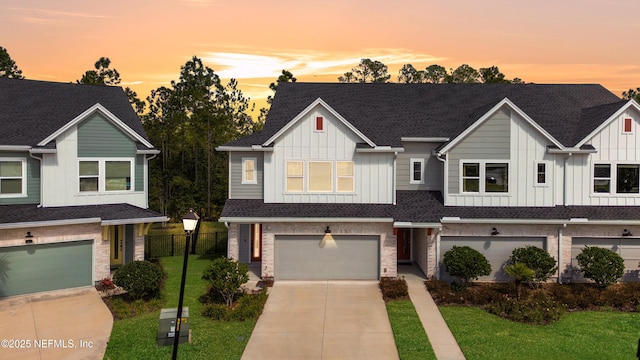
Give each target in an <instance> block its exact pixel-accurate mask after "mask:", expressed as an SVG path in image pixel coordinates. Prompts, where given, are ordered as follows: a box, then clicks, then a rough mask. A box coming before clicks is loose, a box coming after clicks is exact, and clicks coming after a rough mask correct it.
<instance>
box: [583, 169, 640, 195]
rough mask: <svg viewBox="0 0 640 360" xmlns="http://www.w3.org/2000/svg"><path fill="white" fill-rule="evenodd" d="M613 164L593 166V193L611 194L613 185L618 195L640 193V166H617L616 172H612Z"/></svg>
mask: <svg viewBox="0 0 640 360" xmlns="http://www.w3.org/2000/svg"><path fill="white" fill-rule="evenodd" d="M612 166H613V165H612V164H594V165H593V192H594V193H599V194H603V193H604V194H610V193H612V191H613V190H614V189H612V184H615V193H616V194H638V193H640V186H639V183H640V176H639V175H640V164H616V165H615V171H613V172H612V171H611V168H612Z"/></svg>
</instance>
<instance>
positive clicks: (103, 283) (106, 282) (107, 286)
mask: <svg viewBox="0 0 640 360" xmlns="http://www.w3.org/2000/svg"><path fill="white" fill-rule="evenodd" d="M115 288H116V284H114V283H113V280H111V278H109V277H106V278H104V279H100V280H99V281H98V285H96V290H98V291H109V290H113V289H115Z"/></svg>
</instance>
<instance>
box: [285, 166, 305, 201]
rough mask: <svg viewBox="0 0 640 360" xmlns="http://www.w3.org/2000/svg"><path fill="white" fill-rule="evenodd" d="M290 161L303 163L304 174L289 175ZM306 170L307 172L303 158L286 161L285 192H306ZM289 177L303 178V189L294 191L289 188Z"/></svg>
mask: <svg viewBox="0 0 640 360" xmlns="http://www.w3.org/2000/svg"><path fill="white" fill-rule="evenodd" d="M289 163H302V175H300V176H298V175H295V176H289V172H288V167H289V165H288V164H289ZM305 172H306V165H305V161H303V160H287V161H285V162H284V192H285V193H287V194H301V193H304V191H305V178H306V176H305ZM289 178H296V179H302V191H293V190H289V189H288V188H287V183H288V181H287V180H288V179H289Z"/></svg>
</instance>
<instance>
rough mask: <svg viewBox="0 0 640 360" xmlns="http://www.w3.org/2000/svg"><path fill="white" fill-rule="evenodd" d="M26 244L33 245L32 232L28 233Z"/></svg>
mask: <svg viewBox="0 0 640 360" xmlns="http://www.w3.org/2000/svg"><path fill="white" fill-rule="evenodd" d="M24 243H25V244H33V235H31V231H27V236H25V237H24Z"/></svg>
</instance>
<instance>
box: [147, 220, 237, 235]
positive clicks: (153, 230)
mask: <svg viewBox="0 0 640 360" xmlns="http://www.w3.org/2000/svg"><path fill="white" fill-rule="evenodd" d="M216 231H227V228H226V227H225V226H224V224H223V223H220V222H217V221H203V222H201V223H200V232H201V233H209V232H216ZM171 234H175V235H184V227H183V226H182V222H175V223H164V226H163V224H161V223H155V224H153V225H151V227H150V228H149V233H148V235H171Z"/></svg>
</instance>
